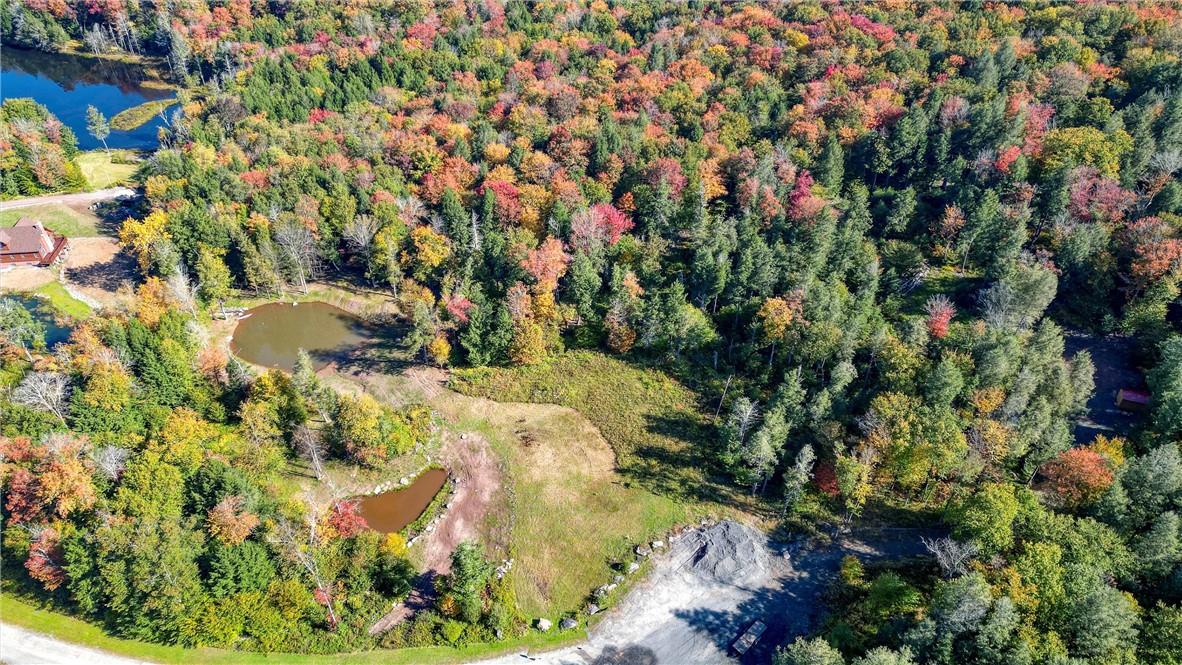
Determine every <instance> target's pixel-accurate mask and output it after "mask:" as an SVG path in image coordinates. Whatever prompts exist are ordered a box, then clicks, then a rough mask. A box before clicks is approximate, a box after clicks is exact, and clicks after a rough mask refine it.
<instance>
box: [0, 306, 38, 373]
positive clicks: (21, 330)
mask: <svg viewBox="0 0 1182 665" xmlns="http://www.w3.org/2000/svg"><path fill="white" fill-rule="evenodd" d="M19 309H24V308H23V307H21V306H20V305H19V304H17V302H16V301H15V300H10V299H8V298H4V299H2V300H0V337H3V338H4V339H7V340H8V341H10V342H13V343H15V344H16V345H17V346H20V347H21V351H23V352H24V353H25V359H26V360H28V361H29V362H33V354H32V353H31V352H30V351H29V343H30V342H32V341H33V340H34V339H36V338H37V337H38V336H39V335H42V334H44V333H43V331H42V330H41V328H40V326H39V325H38V324H37V322H36V321H34V320H33V319H32V318H31V317H29V316H28V315H25V316H20V314H21V313H22V312H19V311H17V310H19Z"/></svg>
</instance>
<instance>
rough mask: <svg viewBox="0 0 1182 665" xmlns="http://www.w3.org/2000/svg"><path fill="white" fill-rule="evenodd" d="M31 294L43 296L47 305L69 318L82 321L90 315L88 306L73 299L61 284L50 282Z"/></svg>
mask: <svg viewBox="0 0 1182 665" xmlns="http://www.w3.org/2000/svg"><path fill="white" fill-rule="evenodd" d="M33 293H36V294H38V295H41V296H44V297H45V298H47V299H48V300H49V304H51V305H53V308H54V309H56V310H57V311H58V312H61V313H62V314H65V315H66V316H69V317H71V318H74V319H78V320H82V319H85V318H87V317H89V316H90V314H91V311H92V310H91V309H90V305H87V304H86V303H84V302H82V301H81V300H77V299H75V298H74V296H72V295H70V294H69V293H68V292H67V291H66V288H65V287H64V286H62V284H61V282H57V281H54V282H50V283H48V284H46V285H45V286H42V287H40V288H38V289H37V290H36V291H33Z"/></svg>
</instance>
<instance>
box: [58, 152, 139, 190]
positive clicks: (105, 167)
mask: <svg viewBox="0 0 1182 665" xmlns="http://www.w3.org/2000/svg"><path fill="white" fill-rule="evenodd" d="M136 160H138V157H137V156H136V153H135V151H133V150H112V151H111V152H110V154H107V151H106V150H91V151H89V152H84V153H82V154H80V155H78V156H77V157H75V158H74V162H75V163H77V164H78V168H80V169H82V175H83V176H84V177H85V178H86V182H88V183H90V188H91V189H107V188H108V187H114V186H116V185H122V184H125V183H126V182H127V181H128V180H129V179H130V178H131V176H132V174H134V173H135V170H136V169H137V168H139V167H138V166H137V165H136V164H122V163H119V162H124V161H136Z"/></svg>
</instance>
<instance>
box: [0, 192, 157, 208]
mask: <svg viewBox="0 0 1182 665" xmlns="http://www.w3.org/2000/svg"><path fill="white" fill-rule="evenodd" d="M123 196H135V190H134V189H129V188H127V187H112V188H110V189H99V190H96V191H93V192H79V193H77V194H50V195H48V196H33V197H29V198H26V199H15V200H12V201H0V210H16V209H18V208H28V207H30V206H39V205H45V204H47V203H61V204H63V205H75V204H85V205H89V204H91V203H95V202H97V201H106V200H109V199H117V198H120V197H123Z"/></svg>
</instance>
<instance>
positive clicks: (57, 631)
mask: <svg viewBox="0 0 1182 665" xmlns="http://www.w3.org/2000/svg"><path fill="white" fill-rule="evenodd" d="M0 617H2V618H3V620H4V622H5V623H9V624H13V625H16V626H20V627H22V628H26V629H28V630H33V631H36V632H39V633H43V634H46V635H50V636H52V637H56V638H58V639H61V640H64V641H67V642H72V643H74V644H81V645H84V646H87V647H91V648H94V649H101V650H103V651H107V652H110V653H114V654H118V655H120V656H127V657H130V658H139V659H142V660H149V661H153V662H157V663H177V664H178V665H187V664H188V663H207V664H209V665H222V664H225V665H254V664H258V665H264V664H272V665H273V664H285V663H303V664H307V665H319V664H335V663H341V664H344V663H349V664H357V665H368V664H370V663H373V664H374V665H377V664H378V663H383V664H385V663H388V664H389V665H401V664H406V665H411V664H422V665H445V664H448V663H461V662H465V661H467V660H471V659H473V658H480V657H484V656H495V655H497V654H500V653H504V652H507V651H511V650H514V649H519V648H521V647H523V646H525V647H530V648H549V647H556V646H560V645H562V644H563V643H566V642H572V641H575V640H577V639H580V638H581V637H582V633H579V632H575V631H572V632H565V633H559V632H557V631H555V632H552V633H550V634H539V633H532V634H530V635H528V636H526V637H524V638H522V639H521V640H520V641H518V642H515V643H514V644H511V645H509V644H497V645H485V644H477V645H472V646H469V647H465V648H462V649H452V648H448V647H428V648H421V649H399V650H394V651H391V650H375V651H367V652H362V653H348V654H333V655H325V656H318V655H303V654H284V653H273V654H261V653H249V652H242V651H227V650H223V649H208V648H203V649H184V648H181V647H171V646H164V645H160V644H149V643H146V642H137V641H134V640H124V639H120V638H117V637H111V636H110V635H107V634H106V633H104V632H103V630H102V629H101V628H99V627H98V626H95V625H93V624H90V623H87V622H85V621H82V620H80V619H74V618H72V617H68V616H65V615H63V614H58V613H56V612H53V611H50V610H46V609H40V608H38V607H36V606H34V605H32V604H30V603H28V602H26V601H25V600H23V599H20V598H17V597H15V596H13V595H11V594H8V593H4V594H0Z"/></svg>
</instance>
